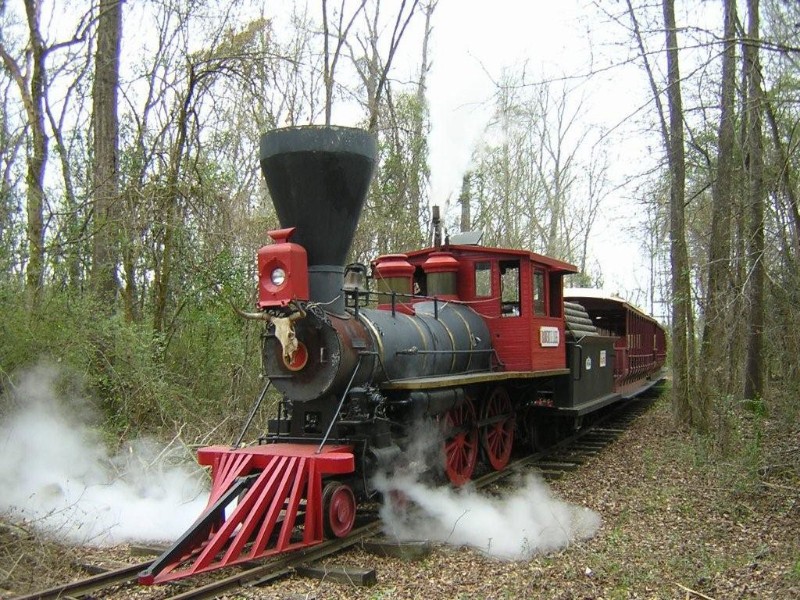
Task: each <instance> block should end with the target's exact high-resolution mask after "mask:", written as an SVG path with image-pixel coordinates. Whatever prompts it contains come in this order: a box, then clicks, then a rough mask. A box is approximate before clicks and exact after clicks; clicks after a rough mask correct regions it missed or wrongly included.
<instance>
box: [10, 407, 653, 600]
mask: <svg viewBox="0 0 800 600" xmlns="http://www.w3.org/2000/svg"><path fill="white" fill-rule="evenodd" d="M654 398H655V395H654V396H653V397H649V398H640V399H635V400H628V401H626V402H623V403H620V404H618V405H616V406H615V409H614V410H613V411H611V412H609V413H607V414H606V415H603V416H602V417H601V418H599V419H598V420H597V421H595V422H594V423H593V424H592V425H590V426H587V427H585V428H583V429H581V430H580V431H578V432H577V433H576V434H575V435H573V436H570V437H568V438H566V439H564V440H562V441H560V442H559V443H557V444H555V445H554V446H553V447H552V448H549V449H548V450H547V451H545V452H538V453H534V454H530V455H527V456H525V457H522V458H519V459H517V460H515V461H513V462H511V463H510V464H509V465H508V467H506V468H505V469H504V470H502V471H491V472H488V473H486V474H484V475H482V476H480V477H477V478H475V479H474V485H475V487H476V488H478V489H480V488H485V487H487V486H489V485H491V484H493V483H496V482H498V481H500V480H502V479H504V478H507V477H509V476H511V475H513V474H518V473H520V472H524V471H527V470H530V469H534V468H536V469H538V470H539V471H540V472H541V473H542V474H543V476H544V477H546V478H555V477H557V476H561V475H563V474H564V473H566V472H569V471H573V470H575V469H577V468H578V467H579V466H580V465H581V464H582V463H583V462H585V461H586V460H588V459H589V458H591V457H592V456H594V455H596V454H598V453H600V452H601V451H602V450H603V449H604V448H606V447H607V446H608V445H609V444H611V443H612V442H613V441H614V440H615V439H616V438H617V437H618V436H619V435H621V434H622V433H624V431H625V430H626V429H627V428H628V427H629V426H630V424H631V423H632V422H633V421H634V420H635V419H636V418H638V417H639V416H641V415H642V414H643V413H644V412H646V411H647V410H648V409H649V408H650V406H651V405H652V404H653V400H654ZM380 530H381V522H380V520H379V519H378V518H377V517H376V516H371V517H370V516H368V517H367V522H365V523H363V524H362V525H360V526H359V527H356V528H354V529H353V531H352V532H351V533H350V535H349V536H347V537H346V538H341V539H333V540H326V541H324V542H322V543H321V544H318V545H316V546H313V547H311V548H306V549H303V550H297V551H295V552H292V553H290V554H287V555H284V556H280V557H276V558H271V559H265V560H264V561H263V564H259V565H257V566H252V567H250V568H245V569H243V570H241V567H239V568H238V569H240V570H236V569H237V567H233V568H232V569H228V571H230V570H236V572H234V573H233V574H229V575H227V576H224V577H222V578H220V579H216V580H213V581H211V582H208V583H205V584H201V585H198V586H197V587H193V588H190V589H184V590H182V591H180V592H178V593H176V594H174V595H170V594H171V592H172V590H171V589H170V587H172V588H175V587H184V586H186V585H187V580H182V581H180V582H178V583H177V584H172V585H169V586H165V587H162V588H160V590H161V591H166V595H160V596H159V597H160V598H161V599H162V600H166V599H169V600H200V599H203V598H216V597H218V596H220V595H222V594H225V593H227V592H230V591H232V590H235V589H238V588H241V587H253V586H259V585H264V584H267V583H270V582H272V581H275V580H276V579H279V578H281V577H284V576H286V575H289V574H291V573H293V572H295V571H296V570H297V569H298V568H299V567H301V566H303V565H306V564H310V563H314V562H317V561H319V560H322V559H323V558H326V557H328V556H331V555H334V554H336V553H338V552H341V551H342V550H346V549H347V548H350V547H352V546H355V545H356V544H358V543H360V542H362V541H363V540H366V539H368V538H370V537H372V536H375V535H377V534H378V533H379V532H380ZM149 566H150V562H149V561H148V562H143V563H139V564H135V565H129V566H125V567H122V568H119V569H113V570H110V571H107V572H104V573H100V574H98V575H93V576H91V577H88V578H85V579H81V580H78V581H75V582H72V583H66V584H62V585H58V586H55V587H52V588H49V589H47V590H42V591H39V592H35V593H33V594H28V595H25V596H19V597H16V598H15V599H14V600H49V599H56V598H58V599H64V598H81V597H87V596H91V595H93V594H95V593H96V592H100V591H103V590H108V589H109V588H111V587H113V586H123V585H132V584H133V583H134V582H136V579H137V575H138V574H139V572H140V571H143V570H145V569H146V568H147V567H149Z"/></svg>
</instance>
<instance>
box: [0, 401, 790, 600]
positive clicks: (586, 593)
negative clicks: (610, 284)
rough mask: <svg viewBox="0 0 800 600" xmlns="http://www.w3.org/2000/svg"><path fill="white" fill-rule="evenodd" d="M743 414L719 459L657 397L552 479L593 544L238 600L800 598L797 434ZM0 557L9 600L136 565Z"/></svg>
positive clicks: (12, 547) (0, 534)
mask: <svg viewBox="0 0 800 600" xmlns="http://www.w3.org/2000/svg"><path fill="white" fill-rule="evenodd" d="M748 418H749V417H743V418H742V420H741V424H743V427H740V428H739V429H738V430H737V433H736V434H735V435H734V437H733V438H732V439H731V440H729V442H730V443H732V444H738V445H739V449H738V451H737V452H736V453H734V456H735V458H732V459H726V460H725V461H720V460H716V459H714V458H713V456H714V455H713V453H711V452H708V453H706V452H704V451H702V447H703V445H702V444H701V443H699V442H698V441H697V440H692V439H691V438H690V437H689V436H688V435H687V434H685V433H683V432H679V431H676V430H675V429H674V428H673V427H672V425H671V418H670V412H669V403H668V398H667V395H666V394H665V395H664V396H663V397H662V398H661V399H659V400H658V401H657V402H656V403H655V405H654V406H653V408H651V409H650V411H649V412H648V413H646V414H645V415H644V416H643V417H640V418H639V419H638V420H637V421H635V422H634V424H633V425H632V426H631V428H630V429H629V430H628V431H626V432H625V433H624V434H623V435H622V436H621V437H620V438H619V439H618V440H617V441H616V442H614V443H613V444H612V445H610V446H609V447H607V448H606V449H604V450H603V451H602V452H601V453H600V454H599V455H597V456H595V457H593V458H592V459H590V460H589V461H588V462H586V464H584V465H582V466H581V468H579V469H577V470H576V471H573V472H570V473H568V474H566V475H565V476H564V477H563V478H561V479H559V480H557V481H554V482H551V483H550V486H551V488H552V489H553V491H554V493H555V494H556V495H558V496H559V497H561V498H563V499H564V500H566V501H568V502H571V503H575V504H578V505H581V506H586V507H588V508H591V509H592V510H594V511H596V512H597V513H599V514H600V516H601V517H602V521H603V522H602V525H601V527H600V529H599V531H598V532H597V534H596V535H595V536H594V537H593V538H592V539H590V540H587V541H582V542H576V543H573V544H572V545H570V546H569V547H567V548H565V549H563V550H561V551H559V552H555V553H550V554H544V555H538V556H535V557H534V558H532V559H531V560H528V561H525V562H500V561H497V560H493V559H489V558H486V557H484V556H482V555H481V554H480V553H478V552H476V551H474V550H471V549H467V548H454V547H449V546H436V547H434V549H433V551H432V552H431V553H430V554H429V555H428V556H426V557H424V558H422V559H420V560H417V561H401V560H398V559H389V558H380V557H376V556H373V555H371V554H367V553H366V552H364V551H363V550H356V551H353V552H350V553H348V554H347V555H346V556H345V557H336V558H334V559H332V561H331V562H332V563H335V564H346V565H348V566H362V567H368V568H374V569H375V570H376V574H377V584H376V585H374V586H372V587H357V586H355V585H353V584H342V583H335V582H332V581H325V580H322V581H319V580H312V579H305V578H301V577H296V576H294V577H288V578H286V579H284V580H282V581H280V582H278V583H276V584H273V585H271V586H269V587H265V588H258V589H253V590H244V591H242V592H241V593H239V594H237V595H236V597H238V598H276V599H289V598H291V599H298V598H309V599H311V598H315V599H318V600H322V599H328V598H348V599H349V598H355V599H392V598H397V599H400V598H426V599H428V598H559V599H577V598H593V599H600V598H606V599H611V598H681V599H683V598H687V599H691V598H703V599H708V598H712V599H715V600H720V599H723V598H724V599H728V598H800V470H799V469H798V465H800V425H797V426H795V427H794V433H793V434H791V435H785V436H783V437H782V438H776V437H775V436H771V435H770V432H771V431H772V427H771V425H770V422H769V419H768V418H767V419H765V420H764V421H762V422H761V424H760V425H759V431H760V432H761V434H760V435H753V434H752V431H751V428H749V426H748V420H747V419H748ZM782 429H783V430H784V431H786V430H787V428H786V427H785V426H784V427H782ZM789 429H791V428H789ZM764 440H766V442H765V441H764ZM751 449H752V451H751ZM756 449H757V450H758V451H757V452H756ZM0 548H1V549H0V597H3V598H8V597H13V596H14V595H16V594H20V593H24V592H29V591H33V590H36V589H42V588H43V587H46V586H47V585H50V584H52V583H56V582H60V581H63V580H65V579H67V578H69V577H70V575H72V576H77V572H76V571H75V568H74V567H73V564H74V562H75V561H76V560H77V561H80V560H84V561H86V562H94V563H96V562H98V561H101V560H109V561H114V560H116V561H127V562H133V561H136V562H139V561H141V560H142V559H141V557H136V558H132V557H131V556H130V553H129V552H128V549H127V548H125V547H120V548H113V549H103V550H97V549H83V548H64V547H61V546H59V545H57V544H53V543H51V542H47V541H45V540H42V539H40V538H38V537H37V536H36V535H35V534H33V533H32V532H31V531H29V530H27V529H26V528H24V527H19V526H17V525H12V524H9V523H7V522H6V523H2V522H0ZM130 595H131V596H134V595H136V596H137V597H141V596H140V595H139V594H136V593H135V592H132V593H131V594H130Z"/></svg>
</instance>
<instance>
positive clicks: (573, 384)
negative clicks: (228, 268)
mask: <svg viewBox="0 0 800 600" xmlns="http://www.w3.org/2000/svg"><path fill="white" fill-rule="evenodd" d="M376 156H377V148H376V142H375V139H374V138H373V137H372V136H371V135H369V134H368V133H367V132H364V131H361V130H357V129H350V128H342V127H315V126H310V127H296V128H286V129H278V130H275V131H271V132H269V133H267V134H265V135H264V136H263V137H262V139H261V147H260V159H261V160H260V163H261V169H262V172H263V174H264V177H265V179H266V182H267V185H268V188H269V191H270V195H271V197H272V200H273V202H274V204H275V210H276V212H277V215H278V218H279V220H280V223H281V227H282V228H281V229H279V230H275V231H271V232H269V235H270V237H271V238H272V240H273V243H272V244H269V245H267V246H264V247H263V248H261V249H260V250H259V251H258V273H259V287H258V311H257V312H253V313H242V315H243V316H245V317H247V318H252V319H258V320H261V321H263V322H264V323H265V329H264V334H263V344H262V349H263V350H262V358H263V369H264V373H265V375H266V377H267V380H268V381H269V382H270V384H271V385H272V386H274V387H275V388H276V389H277V390H278V391H279V392H280V393H281V396H282V401H281V403H280V408H279V412H278V416H277V418H275V419H272V420H270V422H269V431H268V435H267V436H266V437H265V438H263V439H262V440H260V442H261V443H259V444H258V445H254V446H250V447H244V448H242V447H239V444H236V445H234V446H233V447H230V446H212V447H209V448H203V449H201V450H200V451H199V452H198V460H199V462H200V463H201V464H203V465H208V466H210V467H211V472H212V489H211V495H210V499H209V503H208V507H207V509H206V511H205V512H204V514H203V515H202V516H201V517H200V518H199V519H198V520H197V522H196V523H195V524H194V525H193V527H192V528H191V529H190V530H189V531H187V532H186V534H184V536H182V538H181V539H179V540H178V541H177V542H176V543H175V545H174V546H173V547H172V548H170V549H169V550H167V551H166V552H165V553H164V554H163V555H162V556H161V557H160V558H159V559H157V560H156V561H155V562H154V563H153V565H152V566H151V567H150V568H149V569H148V570H147V571H145V572H143V573H142V574H141V575H140V581H141V582H142V583H160V582H164V581H169V580H173V579H177V578H180V577H185V576H188V575H192V574H196V573H201V572H205V571H208V570H211V569H215V568H219V567H222V566H226V565H231V564H236V563H241V562H245V561H250V560H253V559H255V558H259V557H262V556H269V555H274V554H278V553H282V552H287V551H290V550H294V549H297V548H303V547H306V546H310V545H313V544H316V543H319V542H321V541H322V540H323V539H324V537H326V536H328V537H330V536H334V537H342V536H346V535H347V534H348V533H349V532H350V530H351V528H352V526H353V523H354V521H355V516H356V511H357V500H358V499H363V498H368V497H370V496H371V495H372V494H374V490H373V489H372V485H371V478H372V476H373V475H374V474H375V473H376V472H377V470H379V469H387V468H388V469H391V468H392V466H393V465H397V464H400V462H401V461H402V459H403V456H404V451H405V449H406V444H407V441H408V440H409V439H412V438H413V434H414V431H415V428H417V427H419V424H420V423H421V422H425V421H427V422H433V423H436V424H437V427H438V428H439V431H440V432H441V444H442V454H443V455H444V465H431V469H432V470H434V471H435V470H436V467H437V466H438V467H439V468H440V469H441V471H442V472H443V474H444V475H446V478H447V479H448V480H449V481H450V482H451V483H452V484H453V485H456V486H459V485H463V484H465V483H466V482H468V481H470V479H471V478H472V476H473V474H474V472H475V469H476V466H477V465H478V464H479V462H481V463H483V464H485V465H486V466H487V467H488V468H491V469H496V470H501V469H503V468H504V467H505V466H506V465H507V464H508V462H509V460H510V458H511V455H512V452H513V451H514V450H515V448H517V449H519V448H523V449H525V451H528V452H530V451H532V450H536V449H540V448H542V447H544V446H547V445H548V444H550V443H553V442H554V441H555V440H557V439H558V438H559V437H561V436H563V435H564V434H565V433H566V432H567V431H569V430H570V429H571V428H575V427H579V426H580V425H581V424H582V422H583V420H584V419H586V418H588V417H590V416H591V415H593V414H595V413H597V411H599V410H601V409H602V408H603V407H606V406H608V405H610V404H613V403H615V402H617V401H619V400H620V399H622V398H626V397H630V396H633V395H636V394H638V393H640V392H641V391H643V390H644V389H647V388H648V387H650V386H652V385H654V384H655V383H656V382H657V381H658V380H659V379H660V372H661V369H662V366H663V364H664V360H665V354H666V352H665V345H666V344H665V335H664V331H663V329H662V328H661V327H660V325H659V324H658V323H657V322H656V321H655V320H653V319H651V318H650V317H648V316H647V315H645V314H643V313H641V312H640V311H638V310H636V309H635V308H634V307H632V306H630V305H628V304H626V303H625V302H623V301H622V300H620V299H618V298H614V297H608V296H604V295H602V294H599V293H597V292H595V291H592V290H573V291H571V292H570V291H567V292H566V294H565V290H564V287H563V278H564V276H565V275H568V274H570V273H575V272H576V271H577V269H576V268H575V267H574V266H572V265H570V264H567V263H565V262H562V261H559V260H556V259H553V258H549V257H546V256H542V255H539V254H536V253H533V252H529V251H526V250H516V249H507V248H490V247H484V246H481V245H479V244H478V243H477V242H478V240H477V238H476V236H472V235H470V234H461V235H454V236H452V237H449V238H446V239H445V240H444V242H442V240H441V236H440V235H437V236H436V238H437V239H436V240H435V242H434V244H433V246H432V247H430V248H425V249H421V250H415V251H411V252H407V253H405V254H390V255H385V256H380V257H378V258H377V259H375V260H374V261H373V262H372V265H371V267H372V269H371V271H372V273H371V275H372V277H371V279H372V282H373V283H374V286H373V287H375V288H376V289H374V290H370V289H369V286H368V285H367V268H366V266H365V265H359V264H351V265H346V259H347V255H348V252H349V250H350V245H351V242H352V239H353V236H354V234H355V229H356V226H357V224H358V221H359V216H360V213H361V210H362V206H363V204H364V201H365V198H366V194H367V190H368V187H369V183H370V180H371V177H372V172H373V168H374V166H375V162H376ZM265 392H266V388H265ZM262 397H263V394H262ZM482 468H483V467H482Z"/></svg>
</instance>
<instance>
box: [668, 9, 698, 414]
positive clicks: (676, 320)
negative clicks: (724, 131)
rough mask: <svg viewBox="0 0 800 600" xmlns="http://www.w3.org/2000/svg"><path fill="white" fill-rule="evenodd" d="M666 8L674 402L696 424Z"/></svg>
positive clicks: (677, 107)
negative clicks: (693, 408) (693, 405)
mask: <svg viewBox="0 0 800 600" xmlns="http://www.w3.org/2000/svg"><path fill="white" fill-rule="evenodd" d="M663 9H664V25H665V28H666V42H667V103H668V106H669V139H668V144H667V147H668V151H667V155H668V160H669V170H670V261H671V264H672V371H673V385H672V406H673V411H674V414H675V417H676V419H677V420H678V422H679V423H685V424H692V425H695V424H696V423H695V422H694V418H693V417H694V415H693V414H692V413H693V411H692V389H693V385H692V383H693V382H692V380H693V377H692V369H691V361H692V353H693V352H692V346H693V344H692V342H691V321H692V318H691V315H692V310H691V302H692V299H691V286H690V279H689V256H688V252H687V249H686V225H685V218H684V205H685V201H686V156H685V149H684V142H683V100H682V97H681V76H680V69H679V64H678V32H677V29H676V27H675V2H674V0H663Z"/></svg>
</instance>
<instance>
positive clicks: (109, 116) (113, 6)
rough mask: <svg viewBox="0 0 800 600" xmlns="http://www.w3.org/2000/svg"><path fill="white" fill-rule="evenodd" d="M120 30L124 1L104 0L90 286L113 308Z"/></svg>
mask: <svg viewBox="0 0 800 600" xmlns="http://www.w3.org/2000/svg"><path fill="white" fill-rule="evenodd" d="M121 30H122V5H121V2H120V0H101V1H100V17H99V22H98V27H97V53H96V58H95V79H94V90H93V92H92V103H93V107H92V110H93V119H94V194H95V199H94V238H93V245H92V284H93V287H94V289H95V291H96V292H97V294H98V296H99V298H100V299H101V300H102V301H103V303H105V304H106V305H107V306H109V307H110V306H111V305H112V304H113V302H114V297H115V295H116V291H117V288H118V287H119V283H118V281H117V276H116V268H117V263H118V261H119V257H118V254H119V251H118V244H117V235H118V221H119V217H118V214H119V212H120V211H119V160H118V154H119V152H118V132H119V122H118V118H117V89H118V87H119V52H120V35H121Z"/></svg>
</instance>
